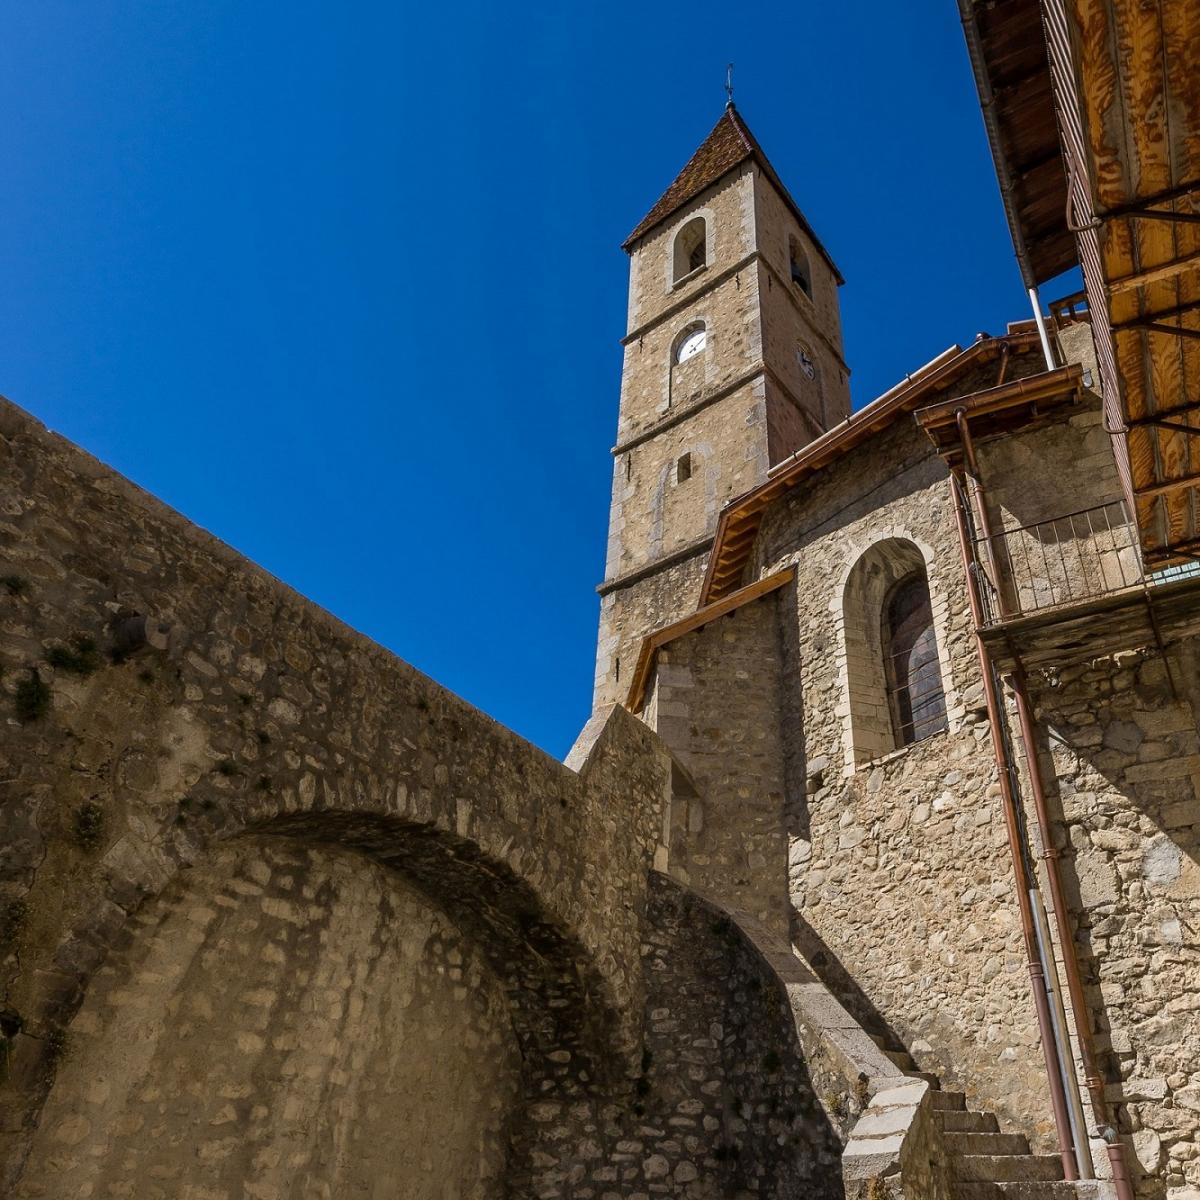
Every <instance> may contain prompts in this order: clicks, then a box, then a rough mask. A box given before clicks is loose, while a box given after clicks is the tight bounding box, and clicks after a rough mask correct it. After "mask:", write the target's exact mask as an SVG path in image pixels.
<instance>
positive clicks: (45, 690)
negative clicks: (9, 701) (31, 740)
mask: <svg viewBox="0 0 1200 1200" xmlns="http://www.w3.org/2000/svg"><path fill="white" fill-rule="evenodd" d="M13 705H14V706H15V708H16V711H17V720H18V721H21V722H24V723H26V724H28V723H29V722H30V721H36V720H38V719H39V718H40V717H44V716H45V715H46V713H47V712H49V711H50V688H49V687H48V686H47V684H46V681H45V680H44V679H43V678H42V677H41V676H40V675H39V674H38V672H37V668H36V667H31V668H30V670H29V675H28V677H27V678H25V679H22V680H21V681H20V682H19V683H18V684H17V690H16V692H15V693H14V695H13Z"/></svg>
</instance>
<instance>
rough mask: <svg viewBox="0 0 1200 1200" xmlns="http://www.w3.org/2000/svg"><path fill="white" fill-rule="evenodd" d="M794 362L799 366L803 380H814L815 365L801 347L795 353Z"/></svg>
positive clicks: (815, 374)
mask: <svg viewBox="0 0 1200 1200" xmlns="http://www.w3.org/2000/svg"><path fill="white" fill-rule="evenodd" d="M796 361H797V362H798V363H799V364H800V370H801V372H802V373H803V375H804V378H805V379H816V377H817V364H816V363H815V362H813V360H812V355H811V354H809V352H808V351H807V350H806V349H805V348H804V347H803V346H801V347H800V348H799V349H798V350H797V351H796Z"/></svg>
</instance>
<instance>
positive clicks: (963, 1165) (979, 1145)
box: [871, 1034, 1106, 1200]
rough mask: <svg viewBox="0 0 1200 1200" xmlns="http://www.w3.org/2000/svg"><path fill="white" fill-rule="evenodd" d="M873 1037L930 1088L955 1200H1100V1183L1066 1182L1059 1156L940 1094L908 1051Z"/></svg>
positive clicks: (959, 1096)
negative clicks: (1036, 1148)
mask: <svg viewBox="0 0 1200 1200" xmlns="http://www.w3.org/2000/svg"><path fill="white" fill-rule="evenodd" d="M871 1036H872V1040H873V1041H874V1042H875V1044H876V1045H877V1046H878V1047H879V1048H880V1049H881V1050H882V1051H883V1052H884V1054H886V1055H887V1056H888V1058H890V1059H891V1060H892V1062H894V1063H895V1064H896V1066H898V1067H899V1068H900V1069H901V1070H902V1071H903V1072H904V1073H905V1074H906V1075H909V1076H912V1077H913V1078H914V1079H924V1080H925V1082H926V1083H928V1084H929V1086H930V1088H931V1089H932V1094H931V1096H930V1100H931V1102H932V1105H933V1113H934V1117H935V1119H936V1121H937V1123H938V1125H939V1126H940V1127H941V1130H942V1137H943V1140H944V1142H945V1146H946V1150H947V1153H948V1154H949V1157H950V1171H951V1175H952V1177H953V1180H954V1194H955V1196H956V1198H957V1200H1080V1198H1081V1197H1083V1196H1088V1197H1093V1198H1094V1200H1102V1197H1103V1196H1104V1195H1105V1194H1106V1191H1105V1189H1104V1185H1103V1184H1100V1183H1098V1182H1097V1181H1095V1180H1089V1181H1087V1182H1086V1183H1068V1182H1066V1181H1065V1180H1064V1179H1063V1170H1062V1160H1061V1159H1060V1158H1059V1157H1058V1155H1057V1154H1033V1153H1032V1152H1031V1151H1030V1148H1029V1139H1028V1138H1026V1137H1025V1135H1024V1134H1023V1133H1001V1132H1000V1123H999V1122H998V1121H997V1120H996V1115H995V1113H990V1112H974V1111H972V1110H971V1109H968V1108H967V1098H966V1095H965V1094H964V1093H963V1092H946V1091H943V1090H942V1088H941V1082H940V1080H939V1079H938V1077H937V1076H936V1075H933V1074H931V1073H930V1072H929V1071H921V1070H918V1068H917V1064H916V1063H915V1062H914V1061H913V1059H912V1057H911V1055H909V1053H908V1051H907V1050H892V1049H890V1048H889V1046H888V1045H887V1042H886V1039H884V1038H882V1037H879V1036H878V1035H875V1034H872V1035H871Z"/></svg>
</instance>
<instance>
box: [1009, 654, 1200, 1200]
mask: <svg viewBox="0 0 1200 1200" xmlns="http://www.w3.org/2000/svg"><path fill="white" fill-rule="evenodd" d="M1030 685H1031V688H1032V692H1033V699H1034V703H1035V705H1036V709H1037V713H1038V717H1039V722H1040V724H1041V725H1042V726H1043V728H1044V730H1045V735H1046V740H1045V742H1044V744H1043V746H1042V747H1041V751H1042V754H1043V759H1044V761H1045V763H1046V765H1047V767H1048V770H1047V771H1046V772H1045V774H1046V776H1047V777H1048V778H1049V779H1052V780H1054V781H1055V783H1056V792H1057V795H1056V796H1054V797H1052V802H1053V803H1054V805H1055V808H1056V809H1057V811H1056V813H1055V814H1054V816H1055V817H1056V818H1057V819H1058V820H1057V821H1056V828H1055V835H1054V836H1055V840H1056V844H1057V845H1058V848H1059V849H1060V850H1061V851H1062V852H1063V858H1062V859H1061V860H1060V861H1061V864H1062V867H1061V869H1062V872H1063V876H1064V879H1065V881H1066V884H1067V888H1068V892H1069V893H1070V897H1071V900H1072V907H1073V908H1074V909H1075V912H1076V913H1077V914H1078V920H1077V926H1076V928H1077V934H1076V943H1077V946H1078V949H1079V953H1080V957H1081V960H1082V966H1083V969H1084V977H1085V980H1088V981H1090V986H1089V987H1088V992H1089V997H1090V1003H1091V1009H1092V1013H1093V1027H1094V1028H1095V1029H1097V1030H1099V1038H1098V1046H1099V1049H1100V1050H1101V1052H1102V1053H1104V1052H1105V1051H1107V1053H1104V1058H1105V1062H1104V1066H1105V1068H1106V1074H1107V1077H1108V1080H1109V1085H1108V1093H1109V1097H1110V1099H1111V1100H1112V1101H1113V1102H1115V1103H1116V1104H1117V1105H1118V1116H1119V1119H1120V1123H1121V1132H1122V1133H1123V1134H1125V1135H1126V1138H1127V1140H1128V1141H1129V1142H1130V1143H1131V1145H1132V1148H1133V1150H1134V1152H1135V1155H1136V1159H1137V1164H1138V1165H1140V1168H1141V1172H1142V1176H1143V1177H1142V1178H1141V1179H1140V1180H1139V1191H1140V1192H1141V1193H1142V1194H1144V1195H1146V1196H1153V1195H1161V1194H1162V1192H1163V1190H1164V1188H1165V1189H1166V1190H1167V1194H1168V1195H1175V1196H1179V1197H1184V1196H1188V1197H1194V1196H1195V1195H1196V1194H1197V1193H1198V1192H1200V736H1198V734H1197V728H1198V722H1200V642H1198V641H1197V640H1196V639H1194V638H1192V639H1187V640H1184V641H1181V642H1179V643H1177V644H1175V645H1174V646H1172V647H1170V652H1169V654H1168V656H1167V657H1166V658H1165V659H1164V658H1163V657H1162V656H1161V655H1160V654H1159V653H1158V652H1157V651H1156V650H1154V649H1147V650H1144V651H1142V652H1140V653H1133V654H1128V655H1122V656H1117V657H1114V658H1106V659H1102V660H1098V661H1096V662H1093V663H1084V664H1080V665H1075V666H1071V667H1068V668H1065V669H1062V670H1060V671H1056V672H1053V673H1048V674H1041V673H1037V674H1034V675H1032V676H1031V678H1030ZM1059 822H1061V823H1059ZM1134 1174H1135V1176H1136V1175H1137V1174H1138V1172H1137V1170H1136V1169H1135V1171H1134ZM1188 1188H1190V1189H1192V1190H1191V1191H1190V1192H1189V1191H1188V1190H1187V1189H1188Z"/></svg>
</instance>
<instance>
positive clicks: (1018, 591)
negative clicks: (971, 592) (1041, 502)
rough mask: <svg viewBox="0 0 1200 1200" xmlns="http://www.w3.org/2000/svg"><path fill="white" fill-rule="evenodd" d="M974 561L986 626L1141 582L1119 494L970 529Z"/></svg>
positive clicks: (1138, 558) (1135, 544)
mask: <svg viewBox="0 0 1200 1200" xmlns="http://www.w3.org/2000/svg"><path fill="white" fill-rule="evenodd" d="M975 561H976V563H977V564H978V571H979V578H980V583H981V588H980V590H981V593H982V598H983V604H984V614H985V616H986V618H987V622H988V624H989V625H994V624H996V623H997V622H999V621H1002V620H1004V619H1006V618H1009V617H1014V616H1021V615H1024V614H1027V613H1032V612H1040V611H1041V610H1043V609H1047V608H1058V607H1060V606H1062V605H1067V604H1078V603H1080V602H1081V601H1084V600H1089V599H1093V598H1094V597H1097V596H1104V595H1107V594H1109V593H1110V592H1117V591H1121V590H1122V589H1123V588H1130V587H1135V586H1139V585H1142V584H1144V583H1145V582H1146V579H1145V577H1144V575H1143V572H1142V561H1141V555H1140V553H1139V549H1138V536H1137V530H1136V528H1135V527H1134V526H1133V524H1132V523H1131V522H1130V520H1129V515H1128V513H1127V512H1126V509H1125V502H1124V501H1123V500H1113V501H1111V502H1110V503H1108V504H1101V505H1099V506H1098V507H1096V508H1087V509H1083V510H1081V511H1080V512H1074V513H1067V514H1066V515H1065V516H1061V517H1053V518H1051V519H1049V520H1046V521H1034V522H1031V523H1030V524H1028V525H1016V526H1010V527H1006V528H1003V529H1000V530H998V531H996V532H994V533H993V534H992V536H991V537H990V538H987V537H983V536H976V538H975Z"/></svg>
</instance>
